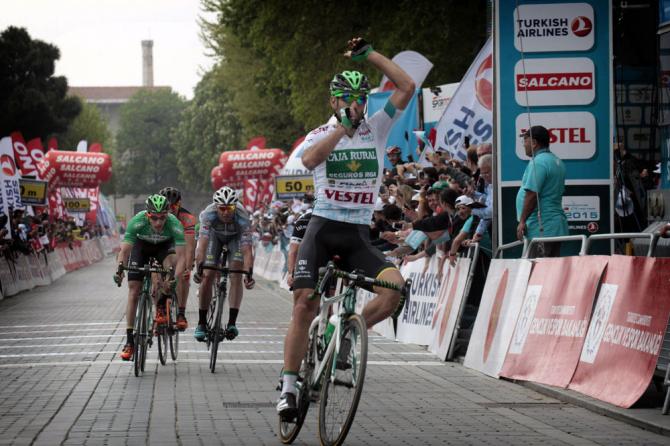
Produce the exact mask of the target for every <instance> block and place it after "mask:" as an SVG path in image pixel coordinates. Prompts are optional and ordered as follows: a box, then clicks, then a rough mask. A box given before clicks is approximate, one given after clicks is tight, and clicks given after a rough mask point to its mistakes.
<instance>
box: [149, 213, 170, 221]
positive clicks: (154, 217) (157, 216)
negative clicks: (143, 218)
mask: <svg viewBox="0 0 670 446" xmlns="http://www.w3.org/2000/svg"><path fill="white" fill-rule="evenodd" d="M147 215H148V216H149V219H151V221H162V220H165V219H166V218H167V215H166V214H147Z"/></svg>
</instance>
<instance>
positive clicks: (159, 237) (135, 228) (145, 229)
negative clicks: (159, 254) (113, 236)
mask: <svg viewBox="0 0 670 446" xmlns="http://www.w3.org/2000/svg"><path fill="white" fill-rule="evenodd" d="M138 240H142V241H143V242H146V243H151V244H154V245H157V244H159V243H163V242H167V241H168V240H172V241H174V244H175V246H183V245H184V244H185V243H186V242H185V241H184V227H183V226H182V225H181V222H180V221H179V219H178V218H177V217H175V216H174V215H172V214H168V218H167V221H166V222H165V224H164V225H163V231H161V233H160V234H159V233H157V232H155V231H154V230H153V228H152V227H151V223H150V222H149V217H147V211H142V212H138V213H137V214H135V216H134V217H133V218H131V219H130V222H128V228H127V229H126V234H125V235H124V237H123V241H124V242H125V243H130V244H131V245H134V244H135V242H136V241H138Z"/></svg>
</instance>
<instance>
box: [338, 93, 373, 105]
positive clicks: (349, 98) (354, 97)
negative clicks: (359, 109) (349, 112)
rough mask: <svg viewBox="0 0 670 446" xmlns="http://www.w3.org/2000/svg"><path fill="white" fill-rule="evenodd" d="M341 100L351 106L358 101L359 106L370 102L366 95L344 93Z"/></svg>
mask: <svg viewBox="0 0 670 446" xmlns="http://www.w3.org/2000/svg"><path fill="white" fill-rule="evenodd" d="M340 99H342V100H343V101H344V102H346V103H347V104H351V103H352V102H354V101H356V103H357V104H358V105H363V104H365V102H366V101H367V100H368V97H367V96H366V95H364V94H349V93H342V96H340Z"/></svg>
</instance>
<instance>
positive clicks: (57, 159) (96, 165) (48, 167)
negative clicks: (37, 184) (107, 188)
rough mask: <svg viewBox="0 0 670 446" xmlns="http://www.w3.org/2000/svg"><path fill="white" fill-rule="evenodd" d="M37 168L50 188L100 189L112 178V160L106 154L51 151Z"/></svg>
mask: <svg viewBox="0 0 670 446" xmlns="http://www.w3.org/2000/svg"><path fill="white" fill-rule="evenodd" d="M37 168H38V170H39V171H40V175H42V178H43V179H45V180H47V181H49V185H50V186H65V187H84V188H89V187H98V186H99V185H100V183H104V182H105V181H108V180H109V179H110V178H111V176H112V160H111V158H110V157H109V155H108V154H106V153H86V152H70V151H60V150H50V151H49V152H47V154H46V155H45V156H44V160H42V162H41V163H39V164H38V165H37Z"/></svg>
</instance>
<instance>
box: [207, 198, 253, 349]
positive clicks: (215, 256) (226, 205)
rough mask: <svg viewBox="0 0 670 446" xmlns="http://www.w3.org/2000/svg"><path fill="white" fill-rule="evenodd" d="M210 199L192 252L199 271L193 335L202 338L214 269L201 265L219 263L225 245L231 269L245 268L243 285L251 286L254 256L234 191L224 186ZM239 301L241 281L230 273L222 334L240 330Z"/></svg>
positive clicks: (232, 335) (244, 216) (245, 218)
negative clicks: (245, 273) (197, 304)
mask: <svg viewBox="0 0 670 446" xmlns="http://www.w3.org/2000/svg"><path fill="white" fill-rule="evenodd" d="M213 201H214V202H213V203H212V204H210V205H209V206H207V208H205V210H204V211H202V212H201V213H200V232H199V236H198V246H197V248H196V253H195V262H196V264H197V265H198V271H197V272H196V275H195V276H194V280H195V281H196V283H200V288H199V290H198V298H199V302H200V309H199V311H198V326H197V327H196V329H195V334H194V336H195V339H196V340H198V341H200V342H203V341H205V340H206V337H207V330H206V321H207V309H208V308H209V302H210V300H211V299H212V283H213V281H214V278H215V276H216V272H215V271H214V270H211V269H204V270H203V269H202V266H212V267H216V266H225V265H219V258H220V257H221V252H222V250H223V247H224V246H228V258H229V264H228V265H229V267H230V269H236V270H241V269H243V270H245V271H248V274H247V275H246V276H245V278H244V286H245V288H246V289H248V290H250V289H251V288H253V287H254V284H255V281H254V279H253V264H254V257H253V252H252V250H251V225H250V224H249V215H248V213H247V211H246V210H245V209H244V208H243V207H242V204H241V203H240V202H239V200H238V198H237V194H236V193H235V191H234V190H233V189H231V188H230V187H227V186H224V187H222V188H220V189H219V190H217V191H216V192H215V193H214V196H213ZM241 303H242V281H241V277H240V275H239V274H236V273H233V274H231V275H230V301H229V316H228V323H227V325H226V330H225V336H226V338H227V339H230V340H232V339H235V338H236V337H237V335H238V334H239V331H238V329H237V326H236V322H237V315H238V314H239V312H240V305H241Z"/></svg>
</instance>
